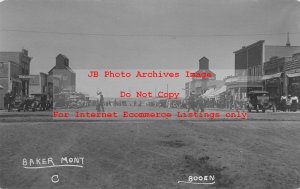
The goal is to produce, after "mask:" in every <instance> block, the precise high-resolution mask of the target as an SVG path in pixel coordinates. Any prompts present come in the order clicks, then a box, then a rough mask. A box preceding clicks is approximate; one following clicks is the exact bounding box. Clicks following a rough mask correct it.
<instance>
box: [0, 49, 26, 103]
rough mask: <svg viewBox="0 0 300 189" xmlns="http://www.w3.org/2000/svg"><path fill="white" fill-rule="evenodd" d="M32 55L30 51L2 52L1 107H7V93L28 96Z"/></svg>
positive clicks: (0, 59) (0, 67) (0, 75)
mask: <svg viewBox="0 0 300 189" xmlns="http://www.w3.org/2000/svg"><path fill="white" fill-rule="evenodd" d="M30 61H31V57H29V56H28V51H27V50H25V49H23V50H22V51H21V52H0V85H1V86H2V87H3V89H2V90H0V109H4V108H5V105H6V104H5V102H4V97H5V94H7V93H12V94H13V95H16V96H27V95H28V93H29V79H27V78H25V77H26V76H28V75H29V74H30Z"/></svg>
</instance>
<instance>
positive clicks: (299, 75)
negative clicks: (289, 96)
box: [286, 72, 300, 77]
mask: <svg viewBox="0 0 300 189" xmlns="http://www.w3.org/2000/svg"><path fill="white" fill-rule="evenodd" d="M286 75H287V76H288V77H300V72H299V73H288V74H286Z"/></svg>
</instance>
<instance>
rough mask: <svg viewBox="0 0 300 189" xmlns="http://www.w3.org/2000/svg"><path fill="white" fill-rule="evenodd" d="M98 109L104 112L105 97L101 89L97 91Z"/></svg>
mask: <svg viewBox="0 0 300 189" xmlns="http://www.w3.org/2000/svg"><path fill="white" fill-rule="evenodd" d="M97 95H98V97H97V108H96V109H97V111H99V112H101V111H102V112H104V97H103V94H102V92H101V91H99V92H97Z"/></svg>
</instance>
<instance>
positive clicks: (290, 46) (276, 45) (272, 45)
mask: <svg viewBox="0 0 300 189" xmlns="http://www.w3.org/2000/svg"><path fill="white" fill-rule="evenodd" d="M265 46H266V47H287V48H290V47H300V46H286V45H265Z"/></svg>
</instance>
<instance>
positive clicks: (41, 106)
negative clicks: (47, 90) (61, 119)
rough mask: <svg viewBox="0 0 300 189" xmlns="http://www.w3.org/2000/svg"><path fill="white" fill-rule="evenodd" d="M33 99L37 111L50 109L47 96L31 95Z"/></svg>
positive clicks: (40, 94)
mask: <svg viewBox="0 0 300 189" xmlns="http://www.w3.org/2000/svg"><path fill="white" fill-rule="evenodd" d="M31 97H32V98H33V99H34V103H35V106H36V110H47V109H49V106H48V105H47V94H44V93H35V94H31Z"/></svg>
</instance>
